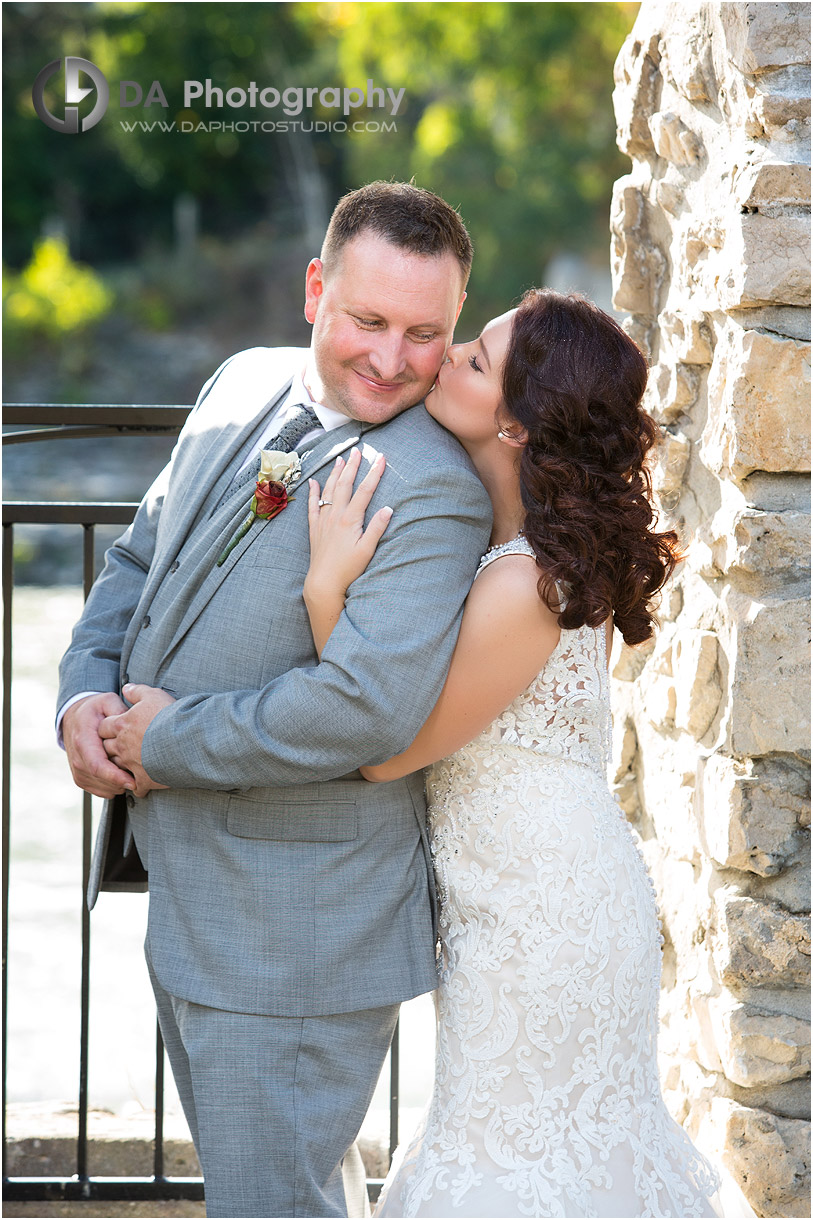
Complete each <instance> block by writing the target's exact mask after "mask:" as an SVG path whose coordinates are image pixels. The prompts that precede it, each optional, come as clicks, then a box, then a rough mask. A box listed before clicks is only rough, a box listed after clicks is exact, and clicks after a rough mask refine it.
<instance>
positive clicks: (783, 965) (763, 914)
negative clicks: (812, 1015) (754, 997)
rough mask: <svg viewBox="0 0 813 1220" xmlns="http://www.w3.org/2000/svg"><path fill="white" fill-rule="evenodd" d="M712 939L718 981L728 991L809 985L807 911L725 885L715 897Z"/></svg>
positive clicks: (808, 924)
mask: <svg viewBox="0 0 813 1220" xmlns="http://www.w3.org/2000/svg"><path fill="white" fill-rule="evenodd" d="M711 944H712V954H713V957H714V963H715V966H716V967H717V972H718V974H719V976H720V981H721V982H722V983H723V985H724V986H726V987H729V988H731V989H732V990H739V989H742V988H743V987H747V988H754V987H771V988H782V987H786V988H793V987H807V986H809V983H810V917H809V916H802V915H792V914H791V913H790V912H789V911H786V910H785V909H784V907H781V906H779V905H778V903H775V902H760V901H757V900H756V899H754V898H747V897H744V896H743V895H741V894H737V893H734V892H733V891H731V890H728V889H723V890H721V891H719V892H718V894H717V895H716V896H715V903H714V919H713V928H712V937H711Z"/></svg>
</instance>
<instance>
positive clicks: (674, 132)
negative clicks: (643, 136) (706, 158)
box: [649, 110, 703, 165]
mask: <svg viewBox="0 0 813 1220" xmlns="http://www.w3.org/2000/svg"><path fill="white" fill-rule="evenodd" d="M649 130H650V131H651V132H652V142H653V144H654V145H655V151H656V152H657V154H658V156H659V157H663V158H665V160H667V161H671V163H672V165H696V164H697V163H698V161H699V160H700V158H701V156H702V153H703V142H702V140H701V139H700V138H699V136H697V135H696V134H695V132H693V131H691V130H690V129H689V128H688V127H687V126H686V124H685V123H684V122H683V121H682V120H681V119H679V118H678V116H677V115H676V114H672V112H671V111H669V110H665V111H662V112H661V113H659V114H653V115H652V117H651V118H650V120H649Z"/></svg>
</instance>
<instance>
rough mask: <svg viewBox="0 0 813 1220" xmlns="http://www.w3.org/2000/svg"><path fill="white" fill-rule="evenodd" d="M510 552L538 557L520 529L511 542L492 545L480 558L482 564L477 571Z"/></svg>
mask: <svg viewBox="0 0 813 1220" xmlns="http://www.w3.org/2000/svg"><path fill="white" fill-rule="evenodd" d="M509 554H520V555H530V556H532V557H533V558H534V559H535V558H536V554H535V552H534V549H533V547H532V546H531V544H530V542H529V541H528V539H527V538H526V537H525V534H524V533H523V531H522V530H520V531H519V533H518V534H517V536H516V538H512V539H511V540H510V542H501V543H499V545H497V546H490V547H489V548H488V550H487V551H486V553H485V554H484V555H483V558H482V559H481V560H480V566H479V568H478V569H477V571H478V572H480V571H482V569H483V568H484V567H485V566H486V565H487V564H489V563H493V562H494V560H495V559H499V558H500V556H501V555H509Z"/></svg>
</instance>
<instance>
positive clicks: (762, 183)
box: [734, 161, 810, 211]
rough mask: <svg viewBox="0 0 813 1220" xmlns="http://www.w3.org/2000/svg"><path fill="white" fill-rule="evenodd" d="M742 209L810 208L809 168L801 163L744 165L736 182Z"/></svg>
mask: <svg viewBox="0 0 813 1220" xmlns="http://www.w3.org/2000/svg"><path fill="white" fill-rule="evenodd" d="M734 200H735V202H736V203H737V204H739V206H740V207H744V208H757V209H758V210H760V211H761V210H763V209H764V208H776V207H777V206H778V205H791V206H797V207H798V206H805V205H807V206H809V205H810V166H809V165H804V164H802V163H801V162H798V161H791V162H788V161H757V162H756V163H755V164H754V163H752V164H749V165H746V166H744V168H743V169H742V170H741V172H740V173H739V174H738V176H737V178H736V180H735V182H734Z"/></svg>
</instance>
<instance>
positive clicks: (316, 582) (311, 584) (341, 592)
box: [303, 449, 392, 654]
mask: <svg viewBox="0 0 813 1220" xmlns="http://www.w3.org/2000/svg"><path fill="white" fill-rule="evenodd" d="M360 465H361V452H360V450H358V449H353V450H351V452H350V456H349V457H348V459H347V461H346V462H345V461H344V459H343V458H337V459H336V464H335V465H334V467H333V470H332V471H331V472H330V475H329V477H328V480H327V482H326V483H325V486H324V489H323V490H321V491H320V488H319V484H318V483H317V481H316V479H309V480H308V531H309V534H310V544H311V559H310V566H309V568H308V574H307V576H306V577H305V587H304V590H303V593H304V598H305V604H306V606H307V608H308V613H309V615H310V619H311V626H312V628H313V633H314V640H315V641H316V645H317V649H318V651H319V653H320V654H321V650H322V646H323V644H324V642H325V640H326V639H327V637H328V635H329V634H330V630H332V628H333V626H335V623H336V621H337V620H338V617H339V615H340V614H341V611H342V609H343V607H344V599H345V595H346V593H347V590H348V588H349V587H350V585H351V584H352V583H353V581H354V580H356V579H357V578H358V577H359V576H361V574H362V572H363V571H364V570H365V568H366V567H367V565H368V564H369V562H370V560H371V559H372V557H373V555H374V553H375V548H376V547H377V546H378V543H379V540H380V538H381V535H382V534H383V533H384V530H385V529H386V528H387V525H388V523H389V520H390V517H391V516H392V509H391V508H389V507H387V508H380V509H379V510H378V512H376V513H375V514H374V515H373V516H372V518H371V519H370V521H369V522H368V524H367V528H366V529H365V528H364V514H365V513H366V511H367V509H368V508H369V505H370V501H371V500H372V498H373V494H374V492H375V489H376V488H377V487H378V484H379V481H380V479H381V476H382V474H383V473H384V469H385V467H386V465H387V462H386V458H385V457H384V455H383V454H381V453H380V454H378V456H377V457H376V458H375V460H374V461H373V463H372V464H371V466H370V469H369V470H368V472H367V474H366V475H365V476H364V478H363V479H362V481H361V482H360V483H359V485H358V487H357V488H356V490H355V491H354V490H353V484H354V482H355V479H356V475H357V474H358V470H359V466H360ZM328 628H329V630H328ZM326 632H327V634H325V633H326Z"/></svg>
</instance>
